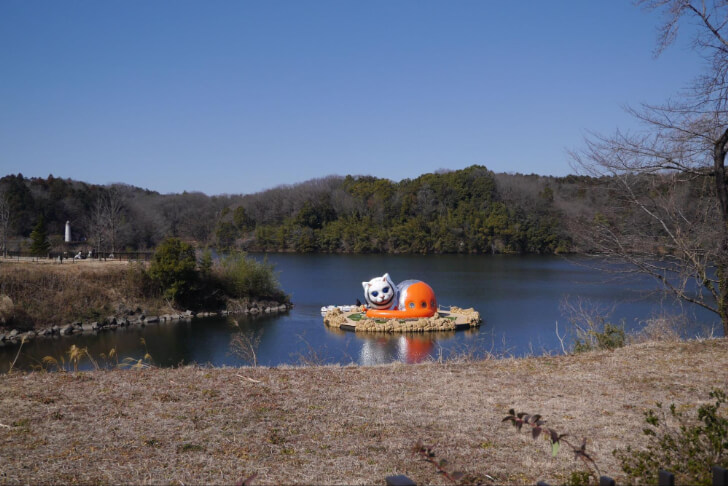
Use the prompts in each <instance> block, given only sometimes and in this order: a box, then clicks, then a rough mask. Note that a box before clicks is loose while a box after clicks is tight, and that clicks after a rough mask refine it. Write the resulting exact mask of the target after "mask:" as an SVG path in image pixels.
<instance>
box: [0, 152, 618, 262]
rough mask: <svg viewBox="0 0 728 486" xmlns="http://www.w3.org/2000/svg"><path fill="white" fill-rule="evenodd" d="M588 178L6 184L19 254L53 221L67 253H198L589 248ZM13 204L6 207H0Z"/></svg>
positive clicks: (0, 185)
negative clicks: (238, 185)
mask: <svg viewBox="0 0 728 486" xmlns="http://www.w3.org/2000/svg"><path fill="white" fill-rule="evenodd" d="M598 185H600V181H598V180H596V179H592V178H589V177H581V176H568V177H547V176H538V175H520V174H515V175H514V174H496V173H493V172H491V171H489V170H488V169H487V168H485V167H483V166H477V165H475V166H471V167H468V168H465V169H462V170H454V171H444V170H443V171H439V172H437V173H432V174H424V175H421V176H420V177H417V178H416V179H405V180H402V181H400V182H393V181H390V180H388V179H380V178H376V177H371V176H346V177H341V176H330V177H326V178H322V179H314V180H310V181H307V182H302V183H300V184H295V185H291V186H280V187H276V188H273V189H270V190H266V191H262V192H259V193H255V194H248V195H219V196H207V195H205V194H202V193H198V192H184V193H181V194H159V193H157V192H153V191H149V190H145V189H140V188H137V187H133V186H129V185H124V184H111V185H106V186H101V185H93V184H87V183H85V182H80V181H74V180H70V179H61V178H56V177H53V176H52V175H51V176H48V178H46V179H42V178H26V177H23V175H22V174H17V175H8V176H5V177H3V178H2V179H0V199H2V200H4V204H5V207H6V208H8V209H9V211H8V214H9V224H8V230H7V236H8V248H9V249H10V250H18V249H25V248H27V247H28V245H29V235H30V233H31V231H32V230H33V228H34V227H35V225H37V224H38V221H39V220H40V219H41V218H42V221H43V222H44V224H45V227H46V230H47V232H48V235H50V242H51V244H52V245H53V247H54V248H55V249H56V250H58V249H61V248H63V234H64V228H65V224H66V221H70V223H71V228H72V231H73V240H75V241H76V242H77V243H76V246H78V245H79V243H78V242H82V245H85V247H87V248H89V249H90V248H94V249H96V250H98V251H107V252H108V251H134V250H146V249H152V248H154V247H155V246H156V245H157V244H158V243H159V242H160V241H162V240H163V239H164V238H165V237H169V236H174V237H178V238H181V239H183V240H186V241H189V242H192V243H194V244H196V245H197V246H199V247H205V246H209V247H216V248H218V249H222V250H224V249H230V248H238V249H242V250H245V251H268V252H325V253H339V252H340V253H546V254H553V253H562V252H574V251H583V250H585V249H584V248H579V247H578V245H577V244H576V243H575V241H576V240H575V238H574V237H573V234H571V230H570V224H569V223H570V221H573V220H574V219H575V218H576V215H579V214H581V215H583V214H595V213H596V212H597V210H598V208H599V207H601V206H603V205H605V204H607V201H608V191H607V192H605V191H597V190H592V188H595V187H596V186H598ZM0 203H2V201H0Z"/></svg>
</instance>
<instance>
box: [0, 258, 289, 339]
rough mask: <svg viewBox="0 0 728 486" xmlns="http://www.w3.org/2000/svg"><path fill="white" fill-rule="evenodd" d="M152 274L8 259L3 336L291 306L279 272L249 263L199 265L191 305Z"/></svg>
mask: <svg viewBox="0 0 728 486" xmlns="http://www.w3.org/2000/svg"><path fill="white" fill-rule="evenodd" d="M231 262H232V263H231ZM149 268H150V265H149V264H145V263H130V262H121V261H113V260H109V261H98V260H81V261H73V260H66V261H65V262H64V263H58V262H57V261H54V260H45V259H42V260H36V261H30V260H28V261H20V262H18V261H13V260H2V259H0V329H2V328H5V329H11V328H14V329H18V330H27V329H39V328H47V327H50V326H52V325H58V326H62V325H64V324H68V323H71V322H74V321H82V322H91V321H102V320H104V319H105V318H107V317H111V316H114V317H123V316H126V315H129V314H132V313H135V312H136V313H137V314H146V315H161V314H173V313H175V312H177V311H184V310H187V309H192V310H194V311H201V310H206V311H218V310H221V309H225V308H226V307H227V306H228V305H229V306H230V307H231V308H234V309H235V310H238V309H241V308H243V306H244V305H246V304H247V303H250V302H253V301H257V300H274V301H276V302H287V298H286V296H285V295H284V294H283V292H282V291H280V289H278V288H277V282H276V281H275V279H274V277H273V276H272V270H270V269H269V267H265V266H264V265H262V264H258V263H257V262H253V261H251V260H249V259H247V258H245V257H244V256H240V257H238V258H230V259H227V260H225V261H223V262H219V263H217V264H212V263H211V262H210V263H209V264H208V267H207V268H206V269H205V270H204V272H203V271H197V270H196V269H195V262H194V260H193V261H192V267H191V277H189V280H190V281H189V282H184V283H185V285H186V292H187V294H186V296H188V297H189V298H188V299H187V301H186V302H185V301H183V302H179V301H175V300H174V299H173V298H171V297H170V296H169V295H167V293H166V292H165V287H164V285H161V284H160V283H158V282H156V281H155V280H154V278H153V275H150V271H149ZM175 283H177V282H175ZM7 298H9V299H10V300H9V301H8V300H7Z"/></svg>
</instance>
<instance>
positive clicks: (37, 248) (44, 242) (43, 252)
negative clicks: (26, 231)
mask: <svg viewBox="0 0 728 486" xmlns="http://www.w3.org/2000/svg"><path fill="white" fill-rule="evenodd" d="M30 240H31V243H30V252H31V253H32V254H33V255H35V256H37V257H44V256H47V255H48V252H49V251H50V250H51V244H50V242H49V241H48V232H47V231H46V227H45V221H44V220H43V217H42V216H41V217H40V219H38V222H37V223H36V224H35V227H34V228H33V231H32V232H31V233H30Z"/></svg>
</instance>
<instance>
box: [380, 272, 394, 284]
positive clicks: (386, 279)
mask: <svg viewBox="0 0 728 486" xmlns="http://www.w3.org/2000/svg"><path fill="white" fill-rule="evenodd" d="M382 280H384V281H385V282H391V281H392V279H391V278H389V274H388V273H385V274H384V276H383V277H382Z"/></svg>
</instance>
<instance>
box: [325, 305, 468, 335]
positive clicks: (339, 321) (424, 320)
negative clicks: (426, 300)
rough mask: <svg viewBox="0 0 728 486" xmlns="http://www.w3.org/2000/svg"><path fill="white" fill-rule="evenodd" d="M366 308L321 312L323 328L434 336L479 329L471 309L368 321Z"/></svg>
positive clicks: (341, 307)
mask: <svg viewBox="0 0 728 486" xmlns="http://www.w3.org/2000/svg"><path fill="white" fill-rule="evenodd" d="M366 312H367V311H366V308H364V307H363V306H362V307H358V306H339V307H335V306H331V307H328V308H325V310H324V309H322V314H324V324H325V325H326V326H328V327H332V328H338V329H342V330H344V331H356V332H434V331H456V330H460V329H471V328H474V327H479V326H480V324H481V322H482V320H481V318H480V313H479V312H478V311H476V310H474V309H472V308H470V309H461V308H459V307H454V306H453V307H450V309H449V310H445V309H443V308H438V309H437V312H435V314H434V315H433V316H431V317H418V318H412V319H397V318H391V319H387V318H376V317H374V318H372V317H367V315H366Z"/></svg>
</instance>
